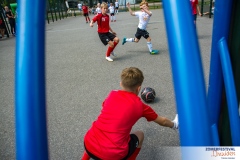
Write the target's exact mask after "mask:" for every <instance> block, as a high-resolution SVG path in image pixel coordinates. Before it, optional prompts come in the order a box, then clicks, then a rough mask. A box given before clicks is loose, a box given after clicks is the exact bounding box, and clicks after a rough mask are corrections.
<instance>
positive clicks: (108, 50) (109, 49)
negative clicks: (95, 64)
mask: <svg viewBox="0 0 240 160" xmlns="http://www.w3.org/2000/svg"><path fill="white" fill-rule="evenodd" d="M113 49H114V48H112V47H108V49H107V53H106V57H109V56H110V54H111V52H112V51H113Z"/></svg>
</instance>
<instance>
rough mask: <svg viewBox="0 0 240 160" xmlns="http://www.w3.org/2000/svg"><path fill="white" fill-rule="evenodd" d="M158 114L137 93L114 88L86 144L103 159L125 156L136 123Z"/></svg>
mask: <svg viewBox="0 0 240 160" xmlns="http://www.w3.org/2000/svg"><path fill="white" fill-rule="evenodd" d="M157 116H158V115H157V114H156V112H155V111H154V110H153V109H152V108H151V107H150V106H148V105H146V104H144V103H143V102H142V101H141V99H140V98H139V97H138V96H137V95H136V94H134V93H132V92H127V91H121V90H118V91H117V90H115V91H111V92H110V94H109V95H108V97H107V98H106V99H105V101H104V102H103V104H102V110H101V113H100V115H99V116H98V118H97V120H96V121H94V122H93V124H92V127H91V128H90V129H89V131H88V132H87V133H86V135H85V137H84V143H85V146H86V148H87V149H88V150H89V152H91V153H92V154H94V155H95V156H97V157H99V158H101V159H104V160H112V159H113V158H114V159H123V158H124V157H125V156H126V155H127V153H128V142H129V140H130V132H131V129H132V127H133V125H134V124H135V123H136V122H137V121H138V120H139V119H140V118H141V117H145V118H146V119H147V120H148V121H153V120H155V119H156V118H157Z"/></svg>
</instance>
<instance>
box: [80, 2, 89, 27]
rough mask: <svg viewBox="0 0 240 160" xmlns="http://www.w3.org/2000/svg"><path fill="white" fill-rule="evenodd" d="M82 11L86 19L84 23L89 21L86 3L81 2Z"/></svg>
mask: <svg viewBox="0 0 240 160" xmlns="http://www.w3.org/2000/svg"><path fill="white" fill-rule="evenodd" d="M82 11H83V15H84V17H85V19H86V23H88V22H90V18H89V15H88V13H89V12H88V11H89V10H88V6H86V4H84V3H83V6H82Z"/></svg>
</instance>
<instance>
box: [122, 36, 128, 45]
mask: <svg viewBox="0 0 240 160" xmlns="http://www.w3.org/2000/svg"><path fill="white" fill-rule="evenodd" d="M126 42H127V41H126V37H124V38H123V40H122V45H124V44H125V43H126Z"/></svg>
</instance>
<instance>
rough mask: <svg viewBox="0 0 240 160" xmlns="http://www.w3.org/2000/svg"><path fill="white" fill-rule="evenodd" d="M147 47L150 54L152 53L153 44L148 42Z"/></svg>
mask: <svg viewBox="0 0 240 160" xmlns="http://www.w3.org/2000/svg"><path fill="white" fill-rule="evenodd" d="M147 46H148V49H149V52H152V43H151V42H147Z"/></svg>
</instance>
